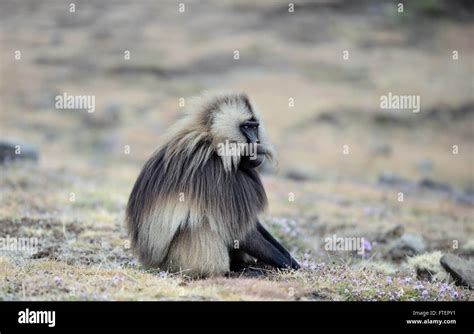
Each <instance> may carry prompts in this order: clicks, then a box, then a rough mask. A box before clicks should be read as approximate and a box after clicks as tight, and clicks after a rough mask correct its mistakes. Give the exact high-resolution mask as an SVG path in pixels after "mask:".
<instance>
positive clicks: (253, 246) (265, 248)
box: [240, 229, 292, 268]
mask: <svg viewBox="0 0 474 334" xmlns="http://www.w3.org/2000/svg"><path fill="white" fill-rule="evenodd" d="M240 248H241V249H242V250H243V251H244V252H246V253H248V254H249V255H251V256H253V257H255V258H257V259H258V260H260V261H262V262H263V263H266V264H268V265H271V266H274V267H277V268H292V266H291V260H290V259H288V258H287V257H286V256H285V255H283V254H282V253H281V252H280V251H279V250H278V248H276V247H275V246H274V245H273V244H272V243H271V242H270V241H268V240H267V239H265V238H264V237H263V235H262V234H261V233H260V232H259V231H258V230H257V229H255V230H253V231H252V232H250V233H249V234H248V235H247V237H246V238H245V240H244V242H242V243H241V247H240Z"/></svg>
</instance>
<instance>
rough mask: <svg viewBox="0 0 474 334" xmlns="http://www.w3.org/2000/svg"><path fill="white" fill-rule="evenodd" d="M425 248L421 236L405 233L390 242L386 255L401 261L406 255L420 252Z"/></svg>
mask: <svg viewBox="0 0 474 334" xmlns="http://www.w3.org/2000/svg"><path fill="white" fill-rule="evenodd" d="M425 249H426V245H425V241H424V240H423V237H422V236H420V235H418V234H409V233H406V234H403V235H402V236H401V237H400V238H399V239H397V240H394V241H393V242H392V244H391V245H390V247H389V250H388V252H387V255H388V256H389V257H390V258H391V259H392V260H394V261H401V260H403V259H405V258H406V257H408V256H414V255H417V254H420V253H422V252H424V251H425Z"/></svg>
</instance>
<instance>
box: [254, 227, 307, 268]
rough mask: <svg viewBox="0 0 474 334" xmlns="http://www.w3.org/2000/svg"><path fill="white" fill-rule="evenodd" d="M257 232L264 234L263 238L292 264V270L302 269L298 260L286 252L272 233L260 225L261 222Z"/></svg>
mask: <svg viewBox="0 0 474 334" xmlns="http://www.w3.org/2000/svg"><path fill="white" fill-rule="evenodd" d="M257 230H258V231H259V232H260V234H262V236H263V237H264V238H265V239H266V240H267V241H268V242H270V243H271V244H272V245H273V246H275V247H276V248H277V249H278V250H279V251H280V253H282V254H283V255H284V256H285V258H286V259H287V261H289V263H290V266H291V268H293V269H299V268H300V265H299V264H298V262H296V260H295V259H294V258H293V257H292V256H291V254H290V253H289V252H288V251H287V250H286V248H285V247H283V245H282V244H280V243H279V242H278V240H276V239H275V238H274V237H273V236H272V235H271V234H270V232H268V231H267V230H266V229H265V227H263V225H262V224H261V223H260V222H257Z"/></svg>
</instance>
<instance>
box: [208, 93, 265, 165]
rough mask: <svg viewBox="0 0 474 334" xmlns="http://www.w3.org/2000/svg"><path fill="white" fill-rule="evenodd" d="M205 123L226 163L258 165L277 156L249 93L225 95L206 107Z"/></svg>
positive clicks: (216, 98)
mask: <svg viewBox="0 0 474 334" xmlns="http://www.w3.org/2000/svg"><path fill="white" fill-rule="evenodd" d="M204 119H205V126H206V127H207V131H208V133H210V135H211V137H212V142H213V145H215V146H216V150H217V152H218V154H219V155H220V156H221V158H222V159H223V162H224V165H225V166H228V164H230V165H233V166H237V165H239V164H240V166H241V167H244V168H255V167H258V166H259V165H260V164H262V162H263V161H264V159H265V157H267V158H270V159H272V158H273V157H274V153H273V149H272V146H271V145H270V143H269V142H268V140H267V137H266V134H265V129H264V126H263V124H262V121H261V120H260V117H259V114H258V110H257V108H256V106H255V105H254V104H253V103H251V102H250V101H249V98H248V97H247V95H246V94H225V95H220V96H217V97H215V98H213V99H212V100H211V101H210V102H209V103H208V104H207V105H206V106H204Z"/></svg>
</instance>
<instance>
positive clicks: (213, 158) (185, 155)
mask: <svg viewBox="0 0 474 334" xmlns="http://www.w3.org/2000/svg"><path fill="white" fill-rule="evenodd" d="M248 118H253V119H258V118H259V116H258V114H257V112H256V110H255V109H254V108H252V106H251V105H250V103H249V100H248V98H247V96H245V95H220V96H214V97H211V98H209V97H207V98H204V99H201V100H200V101H198V103H197V105H196V106H195V107H194V108H193V109H192V110H190V111H189V112H188V113H187V114H186V116H185V117H184V119H183V120H181V121H180V122H179V123H178V124H177V126H175V127H174V128H173V129H172V130H171V131H170V134H169V136H168V139H167V140H166V142H165V143H164V145H163V146H162V147H161V148H159V149H158V150H157V151H156V152H155V153H154V154H153V156H152V157H151V158H150V159H149V160H148V161H147V163H146V164H145V165H144V167H143V169H142V171H141V173H140V175H139V176H138V178H137V180H136V182H135V185H134V187H133V189H132V192H131V194H130V198H129V202H128V206H127V211H126V221H127V226H128V231H129V233H130V237H131V245H132V249H133V250H134V252H135V253H136V254H137V255H138V257H139V260H140V262H141V263H142V264H143V265H145V266H147V267H159V268H161V269H165V270H171V271H182V272H184V273H186V274H188V275H190V276H208V275H214V274H221V273H224V272H226V271H228V270H229V251H230V250H231V249H232V247H233V246H234V243H235V241H236V240H237V241H242V240H244V239H245V237H246V235H247V234H248V233H249V231H250V230H252V229H254V228H255V226H256V222H257V216H258V215H259V214H260V213H261V212H262V211H263V210H264V208H265V207H266V205H267V198H266V194H265V190H264V188H263V185H262V183H261V181H260V178H259V176H258V173H257V172H256V171H255V170H253V169H242V168H239V161H240V155H238V154H236V155H234V156H219V155H218V154H217V145H218V144H219V143H221V142H223V141H225V140H231V141H233V142H243V143H245V138H244V137H242V135H241V134H240V133H239V132H238V131H236V129H238V123H239V122H241V121H243V120H245V119H248ZM260 131H261V138H260V140H261V143H262V145H263V146H264V147H265V151H266V155H267V157H268V158H272V157H273V150H272V148H271V147H270V146H269V145H268V143H267V142H266V138H265V133H264V129H263V128H261V129H260Z"/></svg>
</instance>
